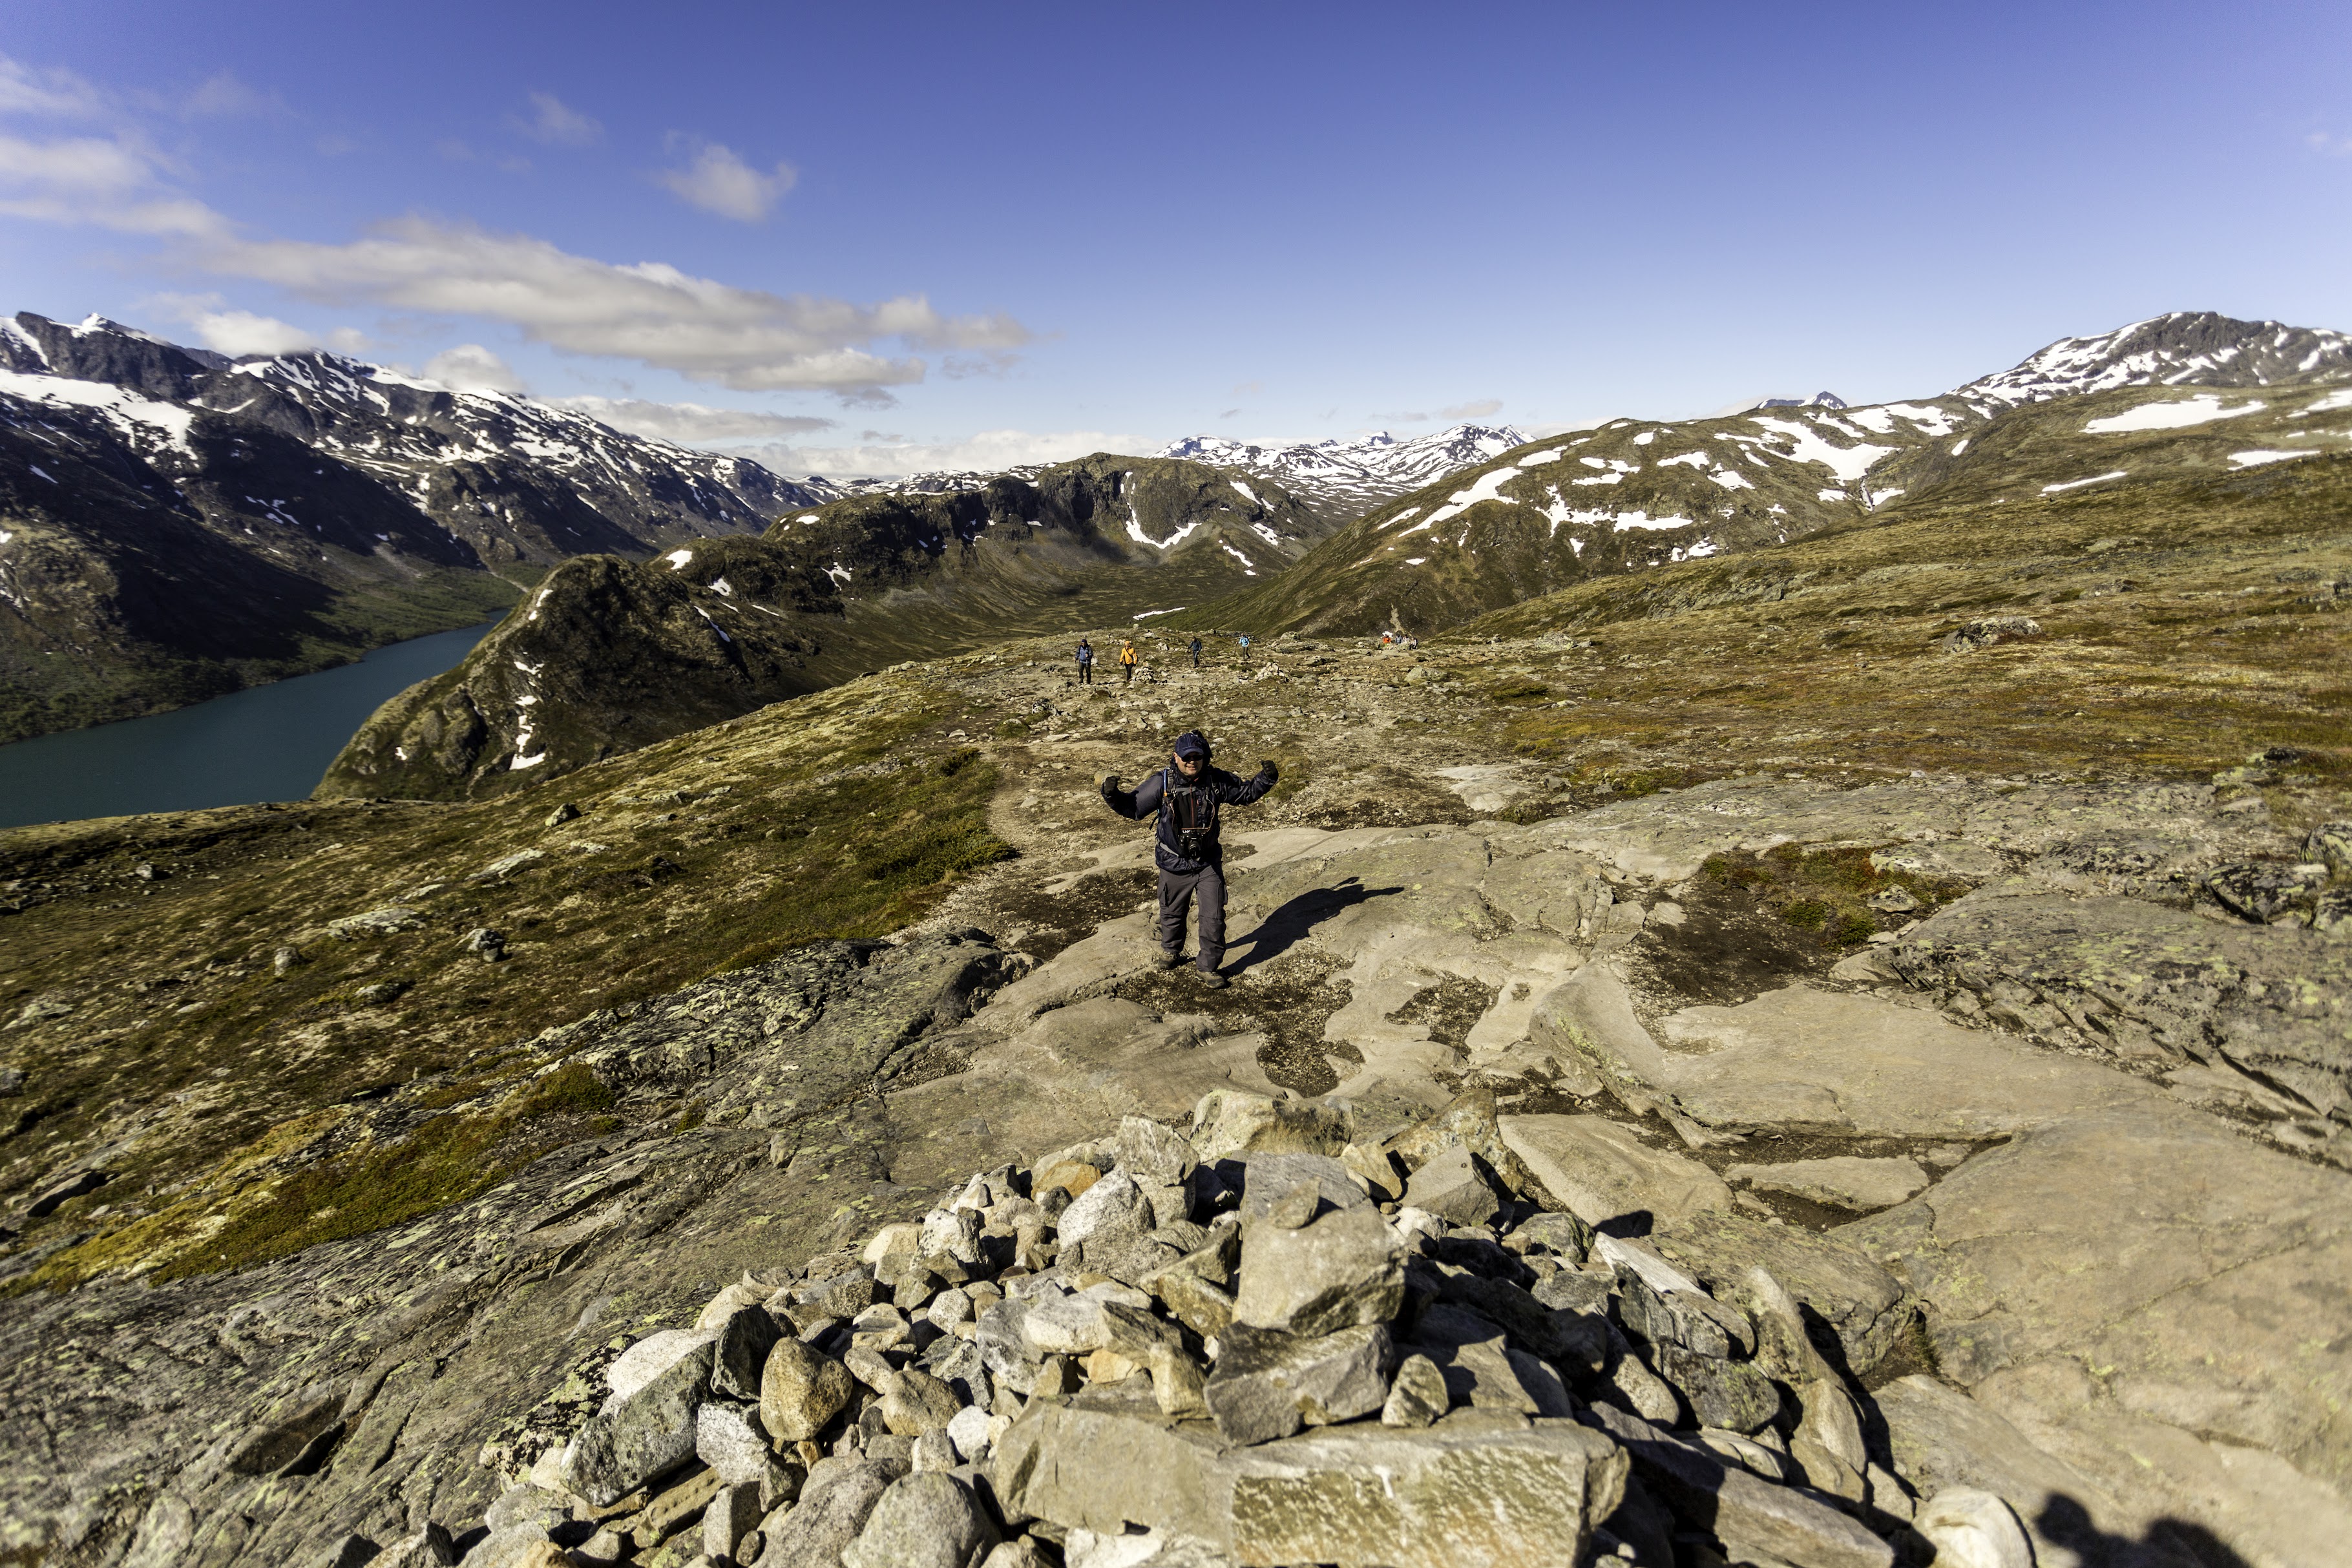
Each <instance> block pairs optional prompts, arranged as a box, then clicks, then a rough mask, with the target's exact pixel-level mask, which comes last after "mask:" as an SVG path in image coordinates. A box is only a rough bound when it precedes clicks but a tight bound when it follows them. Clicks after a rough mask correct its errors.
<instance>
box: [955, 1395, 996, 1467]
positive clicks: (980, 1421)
mask: <svg viewBox="0 0 2352 1568" xmlns="http://www.w3.org/2000/svg"><path fill="white" fill-rule="evenodd" d="M995 1420H996V1417H994V1416H991V1415H989V1413H988V1412H987V1411H985V1410H982V1409H981V1408H980V1407H979V1406H972V1405H967V1406H964V1407H963V1408H962V1409H961V1410H959V1411H957V1412H956V1413H955V1418H954V1419H953V1420H951V1421H950V1422H949V1423H948V1425H947V1435H948V1441H949V1442H950V1443H953V1444H954V1445H955V1451H956V1457H957V1458H958V1459H959V1460H960V1461H961V1462H962V1463H964V1464H968V1465H975V1464H978V1463H979V1462H980V1461H981V1460H982V1459H984V1458H987V1457H988V1450H989V1446H990V1445H991V1444H992V1442H993V1441H994V1440H995V1437H996V1431H995V1427H994V1425H993V1423H994V1421H995Z"/></svg>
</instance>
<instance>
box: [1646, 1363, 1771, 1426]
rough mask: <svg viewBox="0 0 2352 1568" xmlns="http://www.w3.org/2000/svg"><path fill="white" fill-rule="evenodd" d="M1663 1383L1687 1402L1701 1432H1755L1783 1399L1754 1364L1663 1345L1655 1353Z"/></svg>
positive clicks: (1768, 1419) (1768, 1418)
mask: <svg viewBox="0 0 2352 1568" xmlns="http://www.w3.org/2000/svg"><path fill="white" fill-rule="evenodd" d="M1651 1355H1652V1360H1653V1362H1654V1364H1655V1366H1656V1368H1657V1373H1658V1375H1659V1376H1660V1377H1663V1378H1664V1379H1665V1380H1666V1382H1667V1383H1669V1384H1671V1385H1673V1386H1674V1388H1675V1391H1676V1392H1677V1393H1679V1394H1681V1395H1682V1396H1683V1398H1684V1399H1685V1400H1686V1401H1688V1402H1689V1404H1690V1407H1691V1410H1692V1412H1693V1413H1694V1414H1695V1415H1696V1416H1698V1419H1699V1424H1700V1425H1701V1426H1703V1427H1725V1428H1726V1429H1727V1430H1730V1431H1734V1432H1753V1431H1755V1430H1756V1429H1757V1428H1758V1427H1761V1426H1763V1425H1764V1424H1765V1423H1767V1422H1769V1421H1770V1420H1771V1419H1772V1417H1773V1416H1777V1415H1779V1414H1780V1390H1779V1389H1777V1388H1775V1387H1773V1386H1772V1383H1771V1380H1770V1379H1769V1378H1768V1377H1766V1376H1765V1375H1763V1374H1762V1373H1761V1372H1759V1371H1758V1370H1757V1369H1756V1365H1755V1364H1754V1363H1753V1362H1746V1361H1729V1360H1726V1359H1724V1358H1723V1357H1720V1356H1713V1355H1701V1354H1698V1353H1697V1352H1696V1351H1691V1350H1685V1349H1684V1348H1683V1347H1682V1346H1681V1345H1678V1344H1673V1343H1665V1344H1660V1345H1657V1346H1655V1347H1654V1349H1653V1350H1652V1353H1651Z"/></svg>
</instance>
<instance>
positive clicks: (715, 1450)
mask: <svg viewBox="0 0 2352 1568" xmlns="http://www.w3.org/2000/svg"><path fill="white" fill-rule="evenodd" d="M694 1454H695V1458H698V1459H700V1460H701V1461H702V1462H703V1463H704V1464H706V1465H709V1467H710V1468H711V1469H712V1470H713V1471H715V1472H716V1473H717V1474H718V1476H719V1479H720V1480H721V1481H723V1482H725V1483H726V1484H727V1485H729V1486H755V1485H757V1484H758V1483H759V1481H760V1479H761V1477H762V1476H764V1475H765V1474H766V1473H767V1469H768V1465H769V1462H770V1454H771V1449H770V1448H769V1444H768V1434H767V1431H766V1429H765V1428H764V1427H761V1425H760V1417H759V1413H758V1412H757V1411H756V1410H752V1409H749V1408H746V1407H745V1406H740V1405H730V1404H727V1403H725V1402H724V1401H721V1400H717V1399H713V1400H710V1401H708V1402H707V1403H705V1404H704V1405H703V1406H702V1408H700V1409H699V1410H698V1411H696V1412H695V1414H694Z"/></svg>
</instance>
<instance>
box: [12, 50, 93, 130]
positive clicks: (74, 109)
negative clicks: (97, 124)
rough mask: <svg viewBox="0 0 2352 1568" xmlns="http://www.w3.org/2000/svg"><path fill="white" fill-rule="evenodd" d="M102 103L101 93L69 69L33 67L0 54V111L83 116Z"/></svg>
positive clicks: (53, 115)
mask: <svg viewBox="0 0 2352 1568" xmlns="http://www.w3.org/2000/svg"><path fill="white" fill-rule="evenodd" d="M105 107H106V99H105V97H104V95H103V94H101V93H100V91H99V90H98V89H96V88H94V87H92V86H91V85H90V84H89V82H87V81H84V80H83V79H82V78H79V77H78V76H76V75H75V74H74V73H73V72H71V71H68V70H58V69H51V70H46V71H36V70H34V69H33V68H31V67H29V66H26V65H22V64H19V63H18V62H17V61H16V60H13V59H10V58H9V57H7V56H5V55H0V114H42V115H48V116H51V117H54V118H58V119H66V120H84V119H88V118H89V117H90V116H92V115H95V114H97V113H99V112H100V110H103V109H104V108H105Z"/></svg>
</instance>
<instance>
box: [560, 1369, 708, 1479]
mask: <svg viewBox="0 0 2352 1568" xmlns="http://www.w3.org/2000/svg"><path fill="white" fill-rule="evenodd" d="M710 1362H711V1351H710V1345H709V1342H708V1341H705V1342H704V1343H699V1344H697V1345H695V1346H694V1347H693V1348H692V1349H691V1350H689V1351H688V1352H687V1354H684V1355H681V1356H679V1357H678V1358H677V1360H675V1361H673V1362H671V1363H670V1364H669V1365H668V1367H667V1368H666V1369H665V1370H664V1371H663V1372H662V1373H661V1374H660V1375H657V1376H656V1377H655V1378H654V1379H653V1380H652V1381H651V1382H649V1383H647V1384H646V1385H644V1386H643V1387H641V1388H639V1389H637V1390H636V1391H635V1393H633V1394H630V1395H627V1396H615V1397H614V1401H613V1402H612V1403H611V1404H610V1405H608V1406H606V1407H605V1408H604V1409H603V1410H601V1411H599V1412H598V1413H597V1414H596V1415H595V1416H592V1417H590V1419H589V1421H588V1424H587V1425H586V1426H585V1427H582V1428H581V1431H580V1435H579V1436H578V1437H575V1438H573V1439H572V1451H571V1455H570V1457H569V1458H567V1459H566V1460H565V1461H564V1465H563V1484H564V1486H565V1487H566V1489H568V1490H572V1491H574V1492H577V1493H579V1494H580V1495H581V1496H582V1497H584V1498H586V1499H587V1500H589V1501H590V1502H593V1503H594V1504H595V1505H596V1506H598V1507H599V1508H602V1507H604V1506H605V1505H606V1504H608V1503H612V1502H614V1501H617V1500H620V1499H621V1498H624V1497H626V1496H627V1495H628V1494H629V1493H631V1492H633V1491H635V1490H637V1489H638V1488H639V1487H641V1486H643V1485H645V1484H646V1482H647V1481H650V1480H653V1479H656V1478H658V1477H660V1476H663V1475H665V1474H667V1473H668V1472H669V1471H670V1470H673V1469H677V1467H678V1466H680V1465H682V1464H684V1463H686V1461H687V1460H688V1459H690V1458H694V1439H695V1416H696V1413H697V1412H698V1410H699V1409H700V1408H701V1406H702V1402H703V1398H704V1396H706V1395H707V1394H708V1393H709V1386H710Z"/></svg>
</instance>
